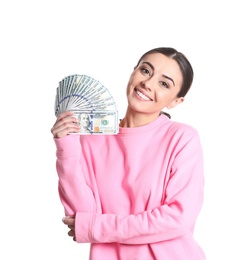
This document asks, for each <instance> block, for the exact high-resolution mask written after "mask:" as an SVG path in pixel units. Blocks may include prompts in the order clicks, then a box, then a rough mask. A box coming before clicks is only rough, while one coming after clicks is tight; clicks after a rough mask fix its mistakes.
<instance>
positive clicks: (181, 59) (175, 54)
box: [137, 47, 193, 97]
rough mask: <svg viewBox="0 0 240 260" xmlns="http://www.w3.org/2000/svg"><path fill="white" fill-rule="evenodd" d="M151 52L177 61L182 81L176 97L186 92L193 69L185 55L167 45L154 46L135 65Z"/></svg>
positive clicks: (190, 82) (190, 83) (191, 78)
mask: <svg viewBox="0 0 240 260" xmlns="http://www.w3.org/2000/svg"><path fill="white" fill-rule="evenodd" d="M151 53H162V54H163V55H165V56H167V57H169V58H172V59H173V60H175V61H176V62H177V63H178V65H179V67H180V70H181V72H182V77H183V82H182V86H181V89H180V91H179V92H178V94H177V97H184V96H185V95H186V94H187V93H188V91H189V89H190V87H191V85H192V81H193V69H192V66H191V64H190V62H189V61H188V59H187V58H186V56H185V55H184V54H183V53H181V52H179V51H177V50H176V49H174V48H169V47H160V48H155V49H152V50H150V51H148V52H146V53H144V54H143V55H142V57H141V58H140V59H139V61H138V63H137V66H138V65H139V63H140V62H141V60H142V59H143V58H144V57H145V56H147V55H148V54H151Z"/></svg>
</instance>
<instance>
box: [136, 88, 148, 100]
mask: <svg viewBox="0 0 240 260" xmlns="http://www.w3.org/2000/svg"><path fill="white" fill-rule="evenodd" d="M136 92H137V94H138V95H139V97H141V98H142V99H144V100H151V99H150V98H149V97H147V96H145V95H144V94H143V93H142V92H140V91H138V90H137V91H136Z"/></svg>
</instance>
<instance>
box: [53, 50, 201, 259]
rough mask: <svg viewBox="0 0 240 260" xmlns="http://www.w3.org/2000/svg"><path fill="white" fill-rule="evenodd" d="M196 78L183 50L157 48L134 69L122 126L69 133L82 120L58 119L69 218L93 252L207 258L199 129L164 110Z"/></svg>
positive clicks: (76, 236) (97, 255)
mask: <svg viewBox="0 0 240 260" xmlns="http://www.w3.org/2000/svg"><path fill="white" fill-rule="evenodd" d="M192 80H193V70H192V67H191V65H190V63H189V61H188V60H187V58H186V57H185V56H184V55H183V54H182V53H180V52H178V51H176V50H175V49H173V48H156V49H153V50H150V51H149V52H147V53H145V54H144V55H143V56H142V57H141V58H140V60H139V62H138V63H137V65H136V66H135V68H134V70H133V72H132V74H131V76H130V79H129V82H128V86H127V100H128V107H127V110H126V114H125V117H124V118H123V119H122V120H121V121H120V125H119V134H117V135H101V136H99V135H98V136H96V135H95V136H94V135H90V136H86V135H85V136H80V135H68V134H69V133H70V132H78V131H79V128H80V127H79V125H78V124H77V122H78V121H77V120H76V119H75V118H74V117H71V115H72V113H71V112H70V111H68V112H65V113H62V114H61V115H60V116H59V117H58V119H57V120H56V123H55V124H54V126H53V128H52V129H51V132H52V134H53V136H54V140H55V143H56V147H57V172H58V176H59V195H60V199H61V201H62V203H63V206H64V209H65V214H66V217H65V218H64V219H63V222H64V224H66V225H68V227H69V228H70V231H69V232H68V234H69V236H71V237H73V239H74V240H75V241H77V242H79V243H91V252H90V259H91V260H96V259H97V260H99V259H107V260H115V259H119V260H126V259H129V260H134V259H136V260H150V259H157V260H197V259H201V260H202V259H205V256H204V253H203V251H202V250H201V248H200V247H199V246H198V245H197V243H196V241H195V240H194V238H193V231H194V224H195V221H196V218H197V216H198V214H199V212H200V209H201V207H202V202H203V184H204V179H203V156H202V148H201V143H200V140H199V135H198V133H197V131H196V130H195V129H194V128H193V127H191V126H189V125H186V124H182V123H178V122H173V121H171V120H170V118H169V117H168V116H167V115H166V113H164V112H163V109H164V108H168V109H171V108H174V107H176V106H177V105H179V104H180V103H182V102H183V101H184V96H185V95H186V94H187V92H188V90H189V88H190V86H191V84H192Z"/></svg>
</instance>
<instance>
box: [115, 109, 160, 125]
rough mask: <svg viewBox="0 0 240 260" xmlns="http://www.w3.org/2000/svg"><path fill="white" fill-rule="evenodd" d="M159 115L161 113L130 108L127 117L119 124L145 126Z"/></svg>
mask: <svg viewBox="0 0 240 260" xmlns="http://www.w3.org/2000/svg"><path fill="white" fill-rule="evenodd" d="M158 116H159V113H155V114H147V113H146V114H144V113H138V112H136V111H131V109H130V108H128V109H127V112H126V114H125V117H124V118H123V119H122V120H121V121H120V123H119V126H120V127H139V126H144V125H147V124H149V123H151V122H152V121H154V120H155V119H156V118H158Z"/></svg>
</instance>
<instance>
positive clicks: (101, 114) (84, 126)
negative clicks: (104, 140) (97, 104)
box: [72, 109, 119, 134]
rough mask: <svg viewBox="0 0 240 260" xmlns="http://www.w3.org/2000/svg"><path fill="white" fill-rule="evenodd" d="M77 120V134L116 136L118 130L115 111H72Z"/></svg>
mask: <svg viewBox="0 0 240 260" xmlns="http://www.w3.org/2000/svg"><path fill="white" fill-rule="evenodd" d="M72 111H73V112H74V116H75V117H76V118H77V119H78V120H79V124H80V126H81V129H80V131H79V134H117V133H118V130H119V125H118V123H119V122H118V112H117V111H109V110H103V111H99V110H97V111H89V110H76V109H75V110H72Z"/></svg>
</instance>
